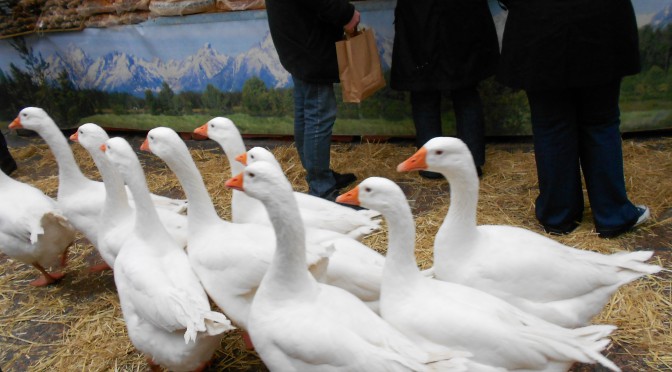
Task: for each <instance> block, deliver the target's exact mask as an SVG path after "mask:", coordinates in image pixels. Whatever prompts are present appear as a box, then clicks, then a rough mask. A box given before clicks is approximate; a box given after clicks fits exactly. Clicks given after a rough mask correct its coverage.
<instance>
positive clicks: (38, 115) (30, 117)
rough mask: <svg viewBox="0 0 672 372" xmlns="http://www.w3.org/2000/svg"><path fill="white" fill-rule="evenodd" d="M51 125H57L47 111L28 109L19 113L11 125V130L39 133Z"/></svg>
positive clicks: (35, 108)
mask: <svg viewBox="0 0 672 372" xmlns="http://www.w3.org/2000/svg"><path fill="white" fill-rule="evenodd" d="M49 124H52V125H55V124H54V121H53V120H52V119H51V117H50V116H49V115H48V114H47V112H46V111H44V110H43V109H41V108H39V107H26V108H24V109H23V110H21V111H19V115H18V116H17V117H16V118H15V119H14V120H13V121H12V122H11V123H10V124H9V128H10V129H21V128H23V129H30V130H34V131H39V130H40V129H42V128H44V127H45V126H46V125H49Z"/></svg>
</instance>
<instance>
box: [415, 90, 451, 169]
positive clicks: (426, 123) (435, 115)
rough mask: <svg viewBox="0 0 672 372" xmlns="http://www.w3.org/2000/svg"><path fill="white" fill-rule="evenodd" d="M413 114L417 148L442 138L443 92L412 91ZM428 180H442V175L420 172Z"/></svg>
mask: <svg viewBox="0 0 672 372" xmlns="http://www.w3.org/2000/svg"><path fill="white" fill-rule="evenodd" d="M411 113H412V116H413V124H414V125H415V146H416V147H417V148H420V147H422V146H423V145H424V144H425V143H426V142H427V141H429V140H430V139H432V138H434V137H441V136H442V135H443V130H442V128H441V92H440V91H412V92H411ZM420 175H421V176H423V177H426V178H441V177H442V176H441V174H440V173H435V172H429V171H420Z"/></svg>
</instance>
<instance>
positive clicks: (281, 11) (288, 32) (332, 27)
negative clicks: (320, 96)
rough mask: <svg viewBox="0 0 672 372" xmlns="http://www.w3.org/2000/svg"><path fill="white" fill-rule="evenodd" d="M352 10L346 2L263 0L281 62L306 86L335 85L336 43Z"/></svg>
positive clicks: (326, 0)
mask: <svg viewBox="0 0 672 372" xmlns="http://www.w3.org/2000/svg"><path fill="white" fill-rule="evenodd" d="M354 12H355V7H354V6H353V5H352V4H350V3H349V2H348V1H347V0H266V13H267V16H268V25H269V28H270V30H271V37H272V38H273V44H274V45H275V49H276V50H277V51H278V56H279V57H280V63H281V64H282V66H283V67H284V68H285V69H286V70H287V71H289V73H290V74H292V75H293V76H295V77H297V78H299V79H301V80H304V81H307V82H309V83H336V82H338V81H339V78H338V62H337V59H336V41H338V40H341V38H342V37H343V26H345V25H346V24H348V22H350V20H351V19H352V16H353V14H354Z"/></svg>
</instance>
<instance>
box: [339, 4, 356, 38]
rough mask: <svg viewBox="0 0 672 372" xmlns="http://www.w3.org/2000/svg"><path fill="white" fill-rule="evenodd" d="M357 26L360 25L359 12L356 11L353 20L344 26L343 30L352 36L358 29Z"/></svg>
mask: <svg viewBox="0 0 672 372" xmlns="http://www.w3.org/2000/svg"><path fill="white" fill-rule="evenodd" d="M357 25H359V12H358V11H357V10H356V9H355V13H353V14H352V19H351V20H350V22H348V24H347V25H345V26H343V29H344V30H345V32H346V33H347V34H348V35H352V34H353V33H355V30H356V29H357Z"/></svg>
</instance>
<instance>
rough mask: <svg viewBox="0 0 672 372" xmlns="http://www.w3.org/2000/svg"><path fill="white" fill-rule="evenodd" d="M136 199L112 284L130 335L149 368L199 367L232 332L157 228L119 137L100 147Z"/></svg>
mask: <svg viewBox="0 0 672 372" xmlns="http://www.w3.org/2000/svg"><path fill="white" fill-rule="evenodd" d="M102 149H103V151H105V153H106V155H107V157H108V159H109V160H110V161H111V162H112V164H114V165H115V166H116V167H117V170H118V171H119V172H120V173H121V174H122V176H123V178H124V180H125V181H126V184H127V185H128V187H129V189H130V191H131V193H132V194H133V196H134V199H135V204H136V211H135V216H134V217H131V218H133V220H134V228H133V230H132V231H131V232H130V234H129V236H128V237H127V238H126V240H125V241H124V245H123V246H122V247H121V250H120V251H119V254H118V255H117V257H116V260H115V263H114V282H115V284H116V287H117V292H118V293H119V301H120V304H121V310H122V313H123V316H124V321H125V322H126V328H127V330H128V336H129V338H130V339H131V342H132V343H133V345H134V346H135V347H136V348H137V349H138V350H139V351H140V352H142V353H143V354H144V355H145V356H147V361H148V362H149V363H150V365H151V366H152V367H157V366H159V365H160V366H163V367H166V368H168V369H169V370H171V371H193V370H197V369H202V368H204V367H205V365H206V364H207V363H208V362H209V361H210V359H211V358H212V355H213V353H214V352H215V350H216V349H217V347H218V346H219V344H220V340H221V337H222V333H224V332H226V331H228V330H231V329H233V327H232V326H231V322H230V321H229V320H228V319H227V318H226V317H225V316H224V315H223V314H221V313H218V312H215V311H211V309H210V303H209V299H208V297H207V295H206V293H205V291H204V290H203V287H202V286H201V284H200V282H199V281H198V277H197V276H196V274H194V271H193V270H192V268H191V266H190V265H189V259H188V257H187V254H186V253H185V251H184V249H183V248H182V247H181V246H179V245H178V244H177V243H176V242H175V241H174V240H173V238H172V237H171V236H170V235H169V234H168V232H167V231H166V229H165V228H164V227H163V225H162V224H161V221H160V220H159V216H158V214H157V213H156V209H155V206H154V204H153V203H152V200H151V199H150V194H149V189H148V188H147V183H146V181H145V176H144V172H143V170H142V166H141V165H140V162H139V161H138V157H137V155H136V154H135V152H134V151H133V149H132V148H131V146H130V145H129V144H128V142H127V141H126V140H124V139H123V138H119V137H117V138H112V139H109V140H108V141H107V142H105V144H104V145H103V147H102Z"/></svg>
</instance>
